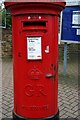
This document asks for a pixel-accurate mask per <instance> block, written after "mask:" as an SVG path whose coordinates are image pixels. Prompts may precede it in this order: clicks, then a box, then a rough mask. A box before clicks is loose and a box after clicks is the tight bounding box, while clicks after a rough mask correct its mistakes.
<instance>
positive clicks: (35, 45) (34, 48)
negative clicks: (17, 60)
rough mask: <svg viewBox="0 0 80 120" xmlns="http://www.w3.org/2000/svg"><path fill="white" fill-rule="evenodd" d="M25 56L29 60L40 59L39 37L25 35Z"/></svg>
mask: <svg viewBox="0 0 80 120" xmlns="http://www.w3.org/2000/svg"><path fill="white" fill-rule="evenodd" d="M27 57H28V59H29V60H36V59H42V49H41V37H27Z"/></svg>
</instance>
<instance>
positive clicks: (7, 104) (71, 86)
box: [0, 58, 80, 119]
mask: <svg viewBox="0 0 80 120" xmlns="http://www.w3.org/2000/svg"><path fill="white" fill-rule="evenodd" d="M62 67H63V64H62V63H59V95H58V96H59V99H58V100H59V111H60V118H65V119H69V118H72V119H73V118H74V119H80V115H79V111H80V109H79V106H80V103H79V97H78V93H79V92H78V91H79V87H78V61H77V58H76V60H75V61H73V62H72V61H69V63H68V68H67V75H66V76H63V71H62V70H63V68H62ZM12 70H13V68H12V59H7V58H6V59H3V61H2V118H12V110H13V80H12ZM0 114H1V110H0Z"/></svg>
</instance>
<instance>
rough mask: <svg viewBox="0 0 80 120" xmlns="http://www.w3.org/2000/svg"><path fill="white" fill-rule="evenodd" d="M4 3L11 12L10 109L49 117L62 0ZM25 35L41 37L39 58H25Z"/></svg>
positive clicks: (53, 107) (54, 102) (54, 101)
mask: <svg viewBox="0 0 80 120" xmlns="http://www.w3.org/2000/svg"><path fill="white" fill-rule="evenodd" d="M5 6H6V8H7V9H8V10H10V11H11V14H12V36H13V67H14V112H15V113H16V114H17V115H19V116H22V117H24V118H46V117H49V116H53V115H55V114H56V113H57V112H58V15H59V14H60V11H61V10H62V9H63V8H64V6H65V3H64V2H60V3H59V2H58V3H53V2H52V3H48V2H46V3H44V2H43V3H40V2H39V3H30V2H29V3H12V2H7V3H5ZM28 37H41V52H42V53H41V54H42V58H41V59H34V60H33V59H28V42H27V41H28ZM33 47H34V46H33Z"/></svg>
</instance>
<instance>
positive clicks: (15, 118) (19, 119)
mask: <svg viewBox="0 0 80 120" xmlns="http://www.w3.org/2000/svg"><path fill="white" fill-rule="evenodd" d="M13 120H59V111H58V112H57V114H56V115H53V116H51V117H48V118H38V119H37V118H36V119H35V118H34V119H32V118H23V117H21V116H18V115H17V114H16V113H13Z"/></svg>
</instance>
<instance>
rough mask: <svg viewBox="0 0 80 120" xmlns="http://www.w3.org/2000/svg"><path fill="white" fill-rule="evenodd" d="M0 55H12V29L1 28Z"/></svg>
mask: <svg viewBox="0 0 80 120" xmlns="http://www.w3.org/2000/svg"><path fill="white" fill-rule="evenodd" d="M1 43H2V57H12V31H11V30H8V29H2V42H1Z"/></svg>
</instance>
